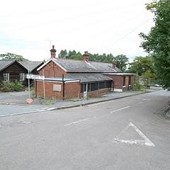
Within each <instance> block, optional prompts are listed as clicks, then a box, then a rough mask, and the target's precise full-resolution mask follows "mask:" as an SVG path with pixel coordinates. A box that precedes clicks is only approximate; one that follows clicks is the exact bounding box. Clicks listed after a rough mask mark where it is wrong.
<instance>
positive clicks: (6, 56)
mask: <svg viewBox="0 0 170 170" xmlns="http://www.w3.org/2000/svg"><path fill="white" fill-rule="evenodd" d="M0 60H16V61H26V60H27V59H25V58H23V56H21V55H17V54H13V53H6V54H0Z"/></svg>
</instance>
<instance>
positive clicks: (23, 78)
mask: <svg viewBox="0 0 170 170" xmlns="http://www.w3.org/2000/svg"><path fill="white" fill-rule="evenodd" d="M25 77H26V75H25V73H20V74H19V80H20V81H25Z"/></svg>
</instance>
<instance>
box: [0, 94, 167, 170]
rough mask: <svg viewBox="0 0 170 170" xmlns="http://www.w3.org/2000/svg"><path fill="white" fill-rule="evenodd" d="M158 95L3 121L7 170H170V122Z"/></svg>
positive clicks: (0, 155) (1, 148)
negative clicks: (162, 114) (162, 109)
mask: <svg viewBox="0 0 170 170" xmlns="http://www.w3.org/2000/svg"><path fill="white" fill-rule="evenodd" d="M169 97H170V93H169V92H166V91H158V92H154V93H149V94H143V95H138V96H133V97H129V98H122V99H119V100H114V101H109V102H104V103H98V104H94V105H89V106H83V107H76V108H72V109H64V110H55V111H48V112H43V113H34V114H25V115H18V116H12V117H1V118H0V137H1V140H0V169H3V170H23V169H24V170H37V169H41V170H47V169H48V170H56V169H59V170H124V169H126V170H136V169H138V170H140V169H141V170H143V169H147V170H162V169H163V170H169V169H170V162H169V160H170V149H169V148H170V121H168V120H166V119H164V118H163V117H160V116H159V115H157V114H153V113H155V112H158V111H159V110H160V109H161V108H162V107H164V106H165V105H166V103H167V102H168V100H169Z"/></svg>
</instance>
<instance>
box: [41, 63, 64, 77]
mask: <svg viewBox="0 0 170 170" xmlns="http://www.w3.org/2000/svg"><path fill="white" fill-rule="evenodd" d="M39 74H40V75H44V76H45V77H62V75H66V72H65V71H64V70H63V69H61V68H60V67H59V66H58V65H57V64H56V63H54V62H53V61H50V62H49V63H48V64H47V65H46V66H45V67H43V68H42V69H41V70H40V71H39Z"/></svg>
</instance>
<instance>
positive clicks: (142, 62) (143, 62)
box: [128, 56, 154, 77]
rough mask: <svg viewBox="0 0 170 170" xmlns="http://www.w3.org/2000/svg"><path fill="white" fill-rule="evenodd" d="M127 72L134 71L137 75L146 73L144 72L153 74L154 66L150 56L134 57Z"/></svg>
mask: <svg viewBox="0 0 170 170" xmlns="http://www.w3.org/2000/svg"><path fill="white" fill-rule="evenodd" d="M128 72H131V73H136V74H137V75H139V76H142V75H144V74H146V72H148V73H150V74H152V75H151V77H152V76H153V75H154V66H153V62H152V58H151V57H148V56H146V57H136V58H135V59H134V60H133V62H132V63H130V67H129V69H128Z"/></svg>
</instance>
